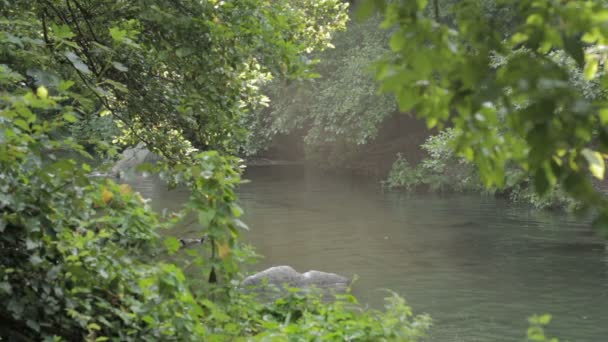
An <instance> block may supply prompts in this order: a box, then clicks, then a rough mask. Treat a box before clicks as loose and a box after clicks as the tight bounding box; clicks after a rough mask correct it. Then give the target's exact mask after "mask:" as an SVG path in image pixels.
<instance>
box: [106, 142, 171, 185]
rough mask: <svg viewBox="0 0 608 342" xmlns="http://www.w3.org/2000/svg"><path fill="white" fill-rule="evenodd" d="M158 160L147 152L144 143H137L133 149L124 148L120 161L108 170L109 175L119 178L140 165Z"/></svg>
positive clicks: (151, 153) (153, 154) (154, 155)
mask: <svg viewBox="0 0 608 342" xmlns="http://www.w3.org/2000/svg"><path fill="white" fill-rule="evenodd" d="M158 160H159V157H158V156H157V155H156V154H155V153H153V152H151V151H150V150H148V149H147V148H146V145H145V144H144V143H141V142H140V143H139V144H137V145H136V146H134V147H129V148H126V149H125V150H124V151H122V153H121V156H120V159H119V160H118V161H117V162H116V164H114V166H113V167H112V169H111V170H110V175H112V176H114V177H120V176H121V174H122V173H124V172H126V171H128V170H131V169H134V168H135V167H137V166H138V165H140V164H142V163H152V162H156V161H158Z"/></svg>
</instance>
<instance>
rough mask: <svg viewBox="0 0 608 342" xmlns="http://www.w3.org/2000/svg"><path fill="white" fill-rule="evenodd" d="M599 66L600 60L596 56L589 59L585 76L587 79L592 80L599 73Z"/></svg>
mask: <svg viewBox="0 0 608 342" xmlns="http://www.w3.org/2000/svg"><path fill="white" fill-rule="evenodd" d="M598 67H599V60H598V59H597V58H595V57H592V58H589V59H588V60H587V64H585V71H584V73H585V78H586V79H587V80H592V79H594V78H595V75H596V74H597V70H598Z"/></svg>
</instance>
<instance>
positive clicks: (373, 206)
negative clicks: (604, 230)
mask: <svg viewBox="0 0 608 342" xmlns="http://www.w3.org/2000/svg"><path fill="white" fill-rule="evenodd" d="M244 178H246V179H249V180H251V181H252V182H250V183H247V184H244V185H242V186H241V188H240V189H239V195H240V198H241V205H242V207H243V208H244V209H245V212H246V214H245V216H244V221H245V222H246V223H247V224H248V225H249V226H250V228H251V231H250V232H247V233H246V234H245V236H244V238H245V240H246V241H248V242H250V243H251V244H252V245H254V246H255V247H256V249H257V251H258V253H260V254H262V255H264V256H265V258H264V259H263V260H261V262H260V263H258V264H257V265H255V266H254V270H262V269H264V268H266V267H269V266H275V265H291V266H293V267H294V268H296V269H297V270H298V271H301V272H304V271H307V270H310V269H316V270H322V271H327V272H336V273H339V274H342V275H346V276H349V277H352V276H353V275H357V276H358V277H359V280H358V281H357V282H356V283H355V286H354V289H353V292H354V293H355V295H357V297H358V298H359V299H360V300H361V302H363V303H365V304H367V305H370V306H373V307H379V306H381V305H382V298H383V297H384V296H385V295H386V293H385V292H383V291H382V289H391V290H394V291H396V292H397V293H399V294H400V295H402V296H404V297H405V298H406V299H407V301H408V303H409V304H410V305H411V306H412V308H413V309H414V312H416V313H428V314H430V315H431V316H432V318H433V320H434V326H433V328H432V329H431V336H430V338H429V341H523V340H524V337H525V332H526V328H527V317H529V316H530V315H532V314H534V313H539V314H540V313H551V314H552V315H553V317H554V319H553V323H552V324H551V326H550V329H549V330H548V332H549V334H550V335H555V336H557V337H559V338H560V341H562V340H563V341H566V340H569V341H583V342H587V341H588V342H592V341H593V342H595V341H604V340H605V337H606V336H608V324H607V323H608V251H607V250H606V249H605V247H604V244H603V242H602V241H599V240H597V239H595V238H594V237H593V235H592V234H591V233H590V232H589V228H588V223H587V222H584V221H583V220H581V219H577V218H575V217H570V216H568V215H565V214H561V213H555V212H544V211H536V210H530V209H528V208H525V207H522V206H518V205H514V204H511V203H507V202H506V201H504V200H501V199H495V198H492V197H483V196H479V195H443V196H439V195H425V194H410V195H407V194H399V193H384V192H382V191H381V189H380V186H379V184H378V183H377V182H374V181H369V180H366V179H361V178H355V177H353V178H349V177H345V176H340V177H337V176H336V177H334V176H328V175H322V174H320V173H318V172H315V171H314V170H306V169H303V168H302V167H299V166H290V167H280V166H268V167H253V168H249V169H248V171H247V172H246V174H245V177H244ZM132 184H133V185H134V186H135V187H136V188H137V189H138V190H139V191H141V192H142V193H143V194H144V195H145V196H146V197H149V198H151V199H152V204H153V206H154V207H155V208H157V209H159V210H160V209H162V208H174V207H176V206H177V205H179V203H181V202H183V201H184V199H185V196H186V195H187V194H186V192H184V191H172V192H167V191H166V190H165V189H166V187H165V186H164V185H162V184H161V183H160V182H159V181H157V180H156V179H154V178H136V179H133V180H132ZM192 231H193V228H191V227H184V228H183V232H182V233H183V234H184V235H188V234H190V233H191V232H192Z"/></svg>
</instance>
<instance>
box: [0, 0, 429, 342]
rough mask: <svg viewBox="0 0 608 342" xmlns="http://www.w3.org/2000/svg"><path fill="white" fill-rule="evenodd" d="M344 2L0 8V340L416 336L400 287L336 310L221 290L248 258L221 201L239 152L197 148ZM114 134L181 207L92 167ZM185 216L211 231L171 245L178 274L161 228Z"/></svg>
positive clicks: (326, 29)
mask: <svg viewBox="0 0 608 342" xmlns="http://www.w3.org/2000/svg"><path fill="white" fill-rule="evenodd" d="M3 4H6V2H3ZM344 8H345V6H344V5H342V4H341V3H339V2H338V1H332V0H328V1H303V2H298V3H297V4H296V5H294V4H292V2H291V1H273V2H267V1H254V0H243V1H234V2H218V1H208V2H190V1H171V2H165V1H162V0H158V1H144V0H142V1H129V2H124V1H88V2H84V1H79V0H68V1H65V2H53V1H39V2H34V3H30V2H27V1H13V2H11V3H10V4H9V5H7V6H2V7H0V14H2V19H0V60H1V61H2V63H3V64H0V233H1V234H0V337H1V338H7V339H8V340H53V341H61V340H86V341H107V340H120V341H159V340H178V341H214V340H216V341H225V340H231V339H237V338H241V339H248V340H249V339H251V340H256V339H259V340H266V339H267V338H266V336H279V337H286V338H291V337H292V336H293V338H294V339H297V340H311V339H318V338H319V336H324V337H327V338H328V339H334V340H338V339H340V337H344V336H352V335H353V334H355V333H360V334H362V335H361V337H360V338H361V339H375V338H380V339H382V338H386V339H388V338H396V337H399V338H401V337H407V338H408V339H409V340H411V341H415V340H418V339H419V336H422V334H423V331H424V330H425V329H426V327H427V326H428V318H426V317H412V314H411V312H410V311H409V308H408V307H407V306H406V305H405V303H404V302H403V301H402V300H401V299H399V298H398V297H396V296H395V297H394V298H393V299H392V304H391V305H389V306H387V310H386V311H385V312H378V311H360V310H359V308H358V307H356V306H354V305H353V306H347V305H346V303H347V302H348V303H352V302H353V301H354V299H352V298H351V297H345V298H344V299H341V300H338V301H336V302H335V303H332V304H327V305H326V304H325V303H323V302H321V301H320V300H319V299H318V298H315V297H312V296H310V297H308V296H294V297H289V298H287V299H282V300H280V301H278V302H275V303H274V304H265V303H261V302H259V301H257V299H255V298H253V297H251V296H247V295H244V294H243V293H242V292H240V291H239V290H237V289H235V285H236V284H237V283H235V282H234V281H235V280H238V278H239V268H238V266H239V263H240V262H242V261H243V260H244V259H247V258H248V257H249V256H250V255H251V254H252V252H251V250H250V249H249V248H248V247H246V246H243V245H241V244H240V243H239V240H238V238H239V235H240V230H241V229H246V228H247V227H246V225H245V224H244V223H243V222H241V221H240V220H239V217H240V215H241V214H242V209H241V208H240V207H239V206H238V204H237V203H236V200H237V197H236V194H235V188H236V187H237V186H238V184H239V183H240V170H241V168H240V162H241V161H240V160H239V159H236V158H232V157H226V156H222V155H221V154H219V153H218V152H214V151H205V152H199V151H198V150H197V149H195V148H194V147H193V144H194V145H197V144H198V146H199V147H204V148H207V147H211V146H213V147H217V148H222V149H226V150H228V149H230V146H231V144H232V141H233V139H238V135H239V129H238V128H239V126H238V121H239V120H238V118H239V116H240V115H242V113H243V110H244V109H243V105H244V104H247V105H250V104H253V103H254V102H256V101H257V100H256V98H257V97H259V93H258V92H257V89H254V88H255V87H254V85H255V83H256V82H257V80H258V79H259V78H260V77H263V75H264V74H265V73H268V72H277V73H284V74H289V75H290V76H291V77H294V78H298V77H304V76H306V75H307V74H308V71H309V70H308V69H309V64H308V63H305V62H303V61H302V59H301V58H300V56H301V54H303V53H309V52H310V51H312V50H314V49H317V48H322V47H324V46H326V45H327V44H328V42H329V39H330V37H331V32H332V31H333V29H334V28H335V27H336V26H340V22H341V20H343V16H344V14H343V10H344ZM108 118H111V120H109V119H108ZM117 129H120V130H122V132H120V133H117ZM115 135H119V136H115ZM114 139H122V140H125V139H126V140H128V139H132V140H133V141H135V142H141V141H144V142H146V143H147V145H148V147H149V148H151V149H153V150H155V151H157V152H159V153H160V154H161V155H162V156H164V157H165V158H164V159H163V160H161V161H159V163H158V165H156V166H151V165H147V166H143V168H145V169H146V170H148V171H153V172H157V173H159V174H160V175H161V177H162V178H163V179H165V180H166V181H167V183H168V184H169V186H171V187H182V188H185V189H188V190H189V191H190V192H191V193H190V196H189V198H188V200H187V201H186V203H185V204H184V206H183V208H181V209H179V210H178V211H176V212H173V213H168V214H166V215H165V214H163V215H159V214H158V213H156V212H154V211H153V210H151V208H150V207H149V206H148V204H147V201H146V200H144V199H143V198H141V196H140V195H139V194H138V193H135V192H133V190H132V189H131V188H130V187H129V186H128V185H126V184H116V183H114V182H113V181H111V180H107V179H102V178H97V177H90V175H91V174H92V173H93V172H94V171H95V170H93V167H92V166H90V165H89V164H88V163H89V162H91V161H92V160H93V158H92V157H91V154H90V153H89V152H88V150H87V149H86V148H85V147H84V146H83V145H82V144H83V143H86V144H87V147H92V149H93V152H94V153H99V152H102V151H104V150H107V151H108V152H109V153H112V152H113V151H114V152H115V148H114V147H112V146H111V145H110V142H112V141H113V140H114ZM190 216H194V217H196V218H197V223H198V224H197V227H198V229H200V231H199V232H198V233H200V235H201V236H202V235H205V236H206V240H207V242H206V243H205V244H204V245H203V246H202V248H198V249H195V248H189V249H185V250H183V251H180V253H184V254H186V255H187V256H188V258H187V259H186V260H187V261H185V262H182V263H184V264H185V265H184V266H187V267H188V270H189V272H188V275H189V276H187V275H186V274H185V272H183V271H182V270H181V268H180V267H178V266H176V265H174V264H171V263H169V261H168V260H170V258H169V257H168V255H169V254H173V253H176V252H178V250H180V247H181V246H180V244H179V241H178V240H177V239H176V238H175V237H171V236H170V231H166V230H168V229H171V228H173V227H174V226H175V225H176V224H179V223H180V222H181V221H182V220H184V219H185V218H186V217H190ZM160 230H165V231H164V232H162V234H161V231H160ZM184 259H185V258H184ZM160 260H165V261H160ZM296 312H300V313H301V315H300V316H298V317H295V316H294V315H293V314H290V313H296ZM287 317H289V318H287ZM359 329H362V331H358V330H359Z"/></svg>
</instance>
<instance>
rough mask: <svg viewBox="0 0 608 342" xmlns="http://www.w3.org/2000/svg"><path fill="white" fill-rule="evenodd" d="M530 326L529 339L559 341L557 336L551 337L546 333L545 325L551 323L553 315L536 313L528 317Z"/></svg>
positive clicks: (546, 341) (548, 341)
mask: <svg viewBox="0 0 608 342" xmlns="http://www.w3.org/2000/svg"><path fill="white" fill-rule="evenodd" d="M528 321H529V323H530V327H529V328H528V332H527V337H528V341H536V342H559V340H558V339H557V338H555V337H552V338H549V337H547V336H546V335H545V327H546V326H547V325H549V323H551V315H549V314H544V315H534V316H532V317H530V318H529V319H528Z"/></svg>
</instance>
